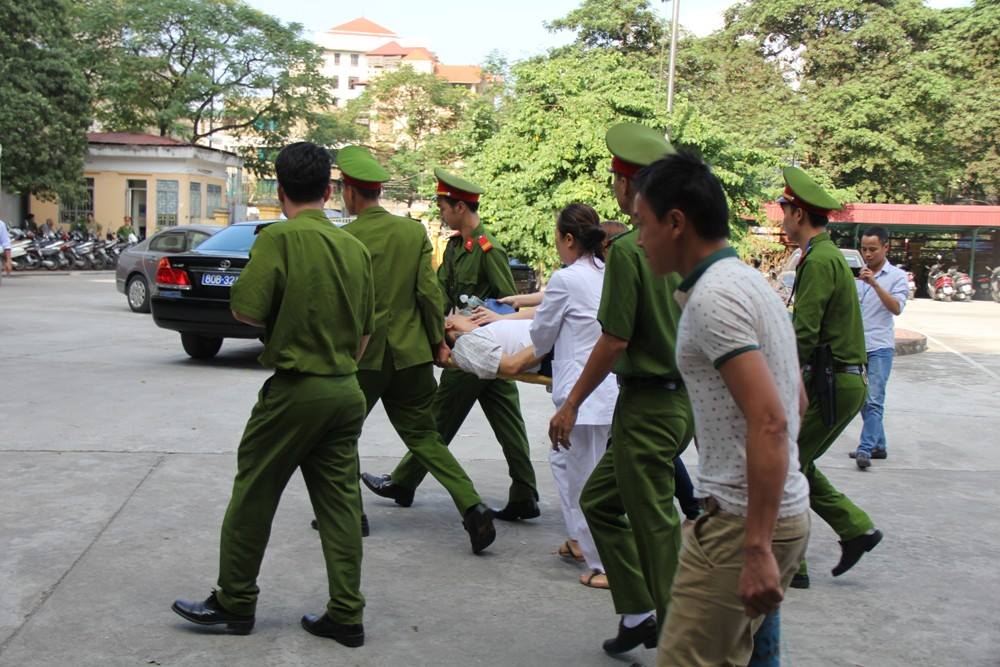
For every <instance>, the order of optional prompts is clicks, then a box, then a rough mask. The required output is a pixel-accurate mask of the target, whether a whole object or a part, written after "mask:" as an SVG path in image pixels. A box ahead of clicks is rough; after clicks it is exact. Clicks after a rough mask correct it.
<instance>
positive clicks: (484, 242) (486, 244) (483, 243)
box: [479, 234, 493, 252]
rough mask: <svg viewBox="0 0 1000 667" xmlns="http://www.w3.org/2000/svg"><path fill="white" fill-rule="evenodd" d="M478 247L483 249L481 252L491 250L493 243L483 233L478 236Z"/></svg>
mask: <svg viewBox="0 0 1000 667" xmlns="http://www.w3.org/2000/svg"><path fill="white" fill-rule="evenodd" d="M479 247H480V248H482V249H483V252H489V251H490V250H493V244H492V243H490V240H489V239H488V238H487V237H486V235H485V234H483V235H482V236H480V237H479Z"/></svg>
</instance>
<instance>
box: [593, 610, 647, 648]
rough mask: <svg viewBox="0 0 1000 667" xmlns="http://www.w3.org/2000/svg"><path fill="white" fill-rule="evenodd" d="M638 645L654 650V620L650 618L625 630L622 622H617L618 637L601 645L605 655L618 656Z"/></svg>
mask: <svg viewBox="0 0 1000 667" xmlns="http://www.w3.org/2000/svg"><path fill="white" fill-rule="evenodd" d="M639 644H642V645H643V646H645V647H646V648H656V618H655V617H653V616H650V617H649V618H647V619H646V620H645V621H643V622H642V623H640V624H639V625H637V626H635V627H634V628H626V627H625V622H624V621H619V622H618V636H617V637H615V638H613V639H608V640H605V642H604V643H603V644H602V646H603V647H604V652H605V653H610V654H611V655H618V654H619V653H625V652H626V651H631V650H632V649H634V648H635V647H636V646H638V645H639Z"/></svg>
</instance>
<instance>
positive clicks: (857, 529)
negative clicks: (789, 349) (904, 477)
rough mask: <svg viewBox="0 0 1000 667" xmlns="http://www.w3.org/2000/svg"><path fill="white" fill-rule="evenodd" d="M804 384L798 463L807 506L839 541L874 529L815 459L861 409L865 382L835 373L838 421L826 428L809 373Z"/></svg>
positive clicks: (850, 375)
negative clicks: (805, 398)
mask: <svg viewBox="0 0 1000 667" xmlns="http://www.w3.org/2000/svg"><path fill="white" fill-rule="evenodd" d="M805 383H806V387H807V388H809V391H808V394H809V407H808V408H806V414H805V415H804V416H803V418H802V426H801V427H800V429H799V463H800V465H801V467H802V474H803V475H805V476H806V479H807V480H809V506H810V507H811V508H812V510H813V511H814V512H816V514H818V515H819V517H820V518H821V519H823V520H824V521H826V522H827V523H828V524H830V527H831V528H833V530H834V531H836V533H837V535H838V536H839V537H840V539H841V540H850V539H854V538H855V537H858V536H860V535H864V534H865V533H866V532H868V531H869V530H871V529H872V528H874V524H873V523H872V520H871V519H870V518H869V517H868V515H867V514H865V512H864V510H862V509H861V508H860V507H858V506H857V505H855V504H854V503H852V502H851V500H850V498H848V497H847V496H845V495H844V494H843V493H841V492H840V491H838V490H837V489H835V488H834V486H833V484H831V483H830V480H828V479H827V478H826V477H825V476H824V475H823V473H821V472H820V471H819V468H817V467H816V460H817V459H818V458H819V457H821V456H822V455H823V454H824V453H825V452H826V450H827V449H829V447H830V445H832V444H833V442H834V441H835V440H836V439H837V436H839V435H840V434H841V433H842V432H843V431H844V429H845V428H847V425H848V424H849V423H850V422H851V420H852V419H854V417H855V415H857V414H858V412H860V411H861V406H863V405H864V403H865V396H866V395H867V388H866V387H865V381H864V379H863V378H862V377H861V376H860V375H854V374H852V373H837V420H836V422H834V424H833V426H829V427H828V426H825V425H824V424H823V419H822V417H821V416H820V408H819V402H818V401H817V400H816V397H815V396H814V395H813V392H812V389H811V388H810V387H809V385H810V384H811V383H810V381H809V377H808V376H807V377H806V380H805Z"/></svg>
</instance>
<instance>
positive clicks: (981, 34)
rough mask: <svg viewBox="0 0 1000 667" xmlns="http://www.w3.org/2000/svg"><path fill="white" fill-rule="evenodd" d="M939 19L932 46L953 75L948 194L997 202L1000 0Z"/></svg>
mask: <svg viewBox="0 0 1000 667" xmlns="http://www.w3.org/2000/svg"><path fill="white" fill-rule="evenodd" d="M942 21H943V23H944V29H943V30H942V31H941V33H940V35H939V36H938V38H937V40H936V42H935V44H934V46H935V49H936V50H937V51H938V52H939V53H940V54H941V60H942V62H943V64H944V67H945V70H946V72H947V73H948V75H949V77H951V78H952V79H953V80H954V90H953V95H954V97H953V104H952V107H953V113H952V114H950V115H949V117H948V119H947V121H946V124H945V132H946V134H947V136H948V138H949V139H950V141H952V142H953V150H954V161H955V163H956V164H957V168H956V170H955V172H954V180H953V181H952V185H953V191H952V192H950V193H949V195H951V196H952V197H953V198H954V199H955V200H957V201H962V202H968V203H976V204H994V205H995V204H1000V147H998V136H1000V103H998V100H1000V0H977V2H975V3H974V4H973V5H972V7H961V8H957V9H949V10H946V11H945V12H944V13H943V18H942Z"/></svg>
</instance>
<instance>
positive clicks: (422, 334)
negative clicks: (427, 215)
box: [344, 206, 444, 371]
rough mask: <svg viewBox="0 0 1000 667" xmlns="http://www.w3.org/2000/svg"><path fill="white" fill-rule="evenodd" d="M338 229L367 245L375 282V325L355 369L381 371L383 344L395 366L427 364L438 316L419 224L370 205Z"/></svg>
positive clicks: (440, 323) (440, 322) (440, 329)
mask: <svg viewBox="0 0 1000 667" xmlns="http://www.w3.org/2000/svg"><path fill="white" fill-rule="evenodd" d="M344 230H345V231H347V232H349V233H350V234H352V235H354V236H355V237H356V238H357V239H358V240H359V241H361V242H362V243H364V244H365V247H366V248H368V252H369V253H371V256H372V271H373V273H374V275H375V283H376V284H375V328H374V329H373V330H372V337H371V340H369V341H368V347H367V349H366V350H365V354H364V357H362V359H361V362H360V363H359V364H358V367H359V368H361V369H363V370H375V371H377V370H381V369H382V360H383V359H384V358H385V348H386V346H389V349H390V351H391V352H392V360H393V367H394V368H395V369H397V370H402V369H404V368H410V367H411V366H417V365H420V364H427V363H430V362H431V361H433V355H432V354H431V346H432V345H437V344H438V343H440V342H441V339H442V338H443V337H444V319H443V318H442V317H441V309H442V303H441V302H442V299H441V290H440V288H438V282H437V278H435V277H434V269H433V267H432V266H431V256H432V255H433V254H434V251H433V249H432V248H431V242H430V239H428V238H427V232H426V231H425V230H424V227H423V225H421V224H420V223H419V222H417V221H415V220H410V219H409V218H401V217H399V216H396V215H392V214H391V213H389V212H388V211H386V210H385V209H384V208H382V207H381V206H371V207H369V208H366V209H365V210H364V211H362V212H361V214H360V215H359V216H358V217H357V219H356V220H354V221H353V222H351V223H350V224H348V225H346V226H345V227H344Z"/></svg>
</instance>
